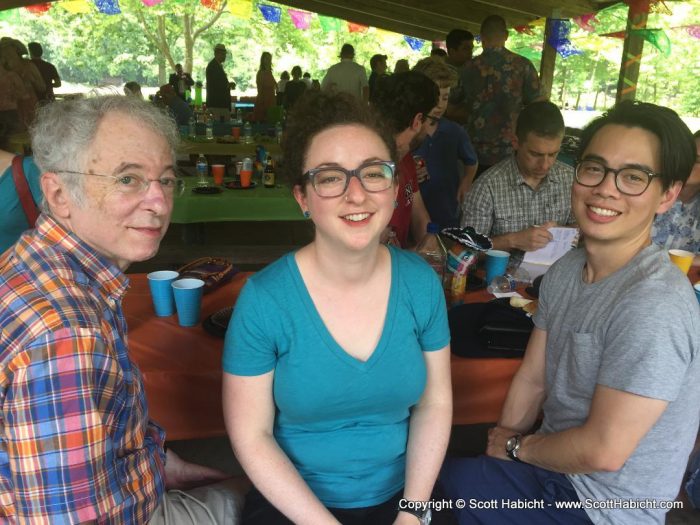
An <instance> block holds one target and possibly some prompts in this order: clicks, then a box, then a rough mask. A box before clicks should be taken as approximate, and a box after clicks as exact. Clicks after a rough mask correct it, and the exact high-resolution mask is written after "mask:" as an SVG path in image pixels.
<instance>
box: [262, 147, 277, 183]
mask: <svg viewBox="0 0 700 525" xmlns="http://www.w3.org/2000/svg"><path fill="white" fill-rule="evenodd" d="M263 184H264V185H265V187H266V188H274V187H275V167H274V165H273V164H272V157H270V156H269V155H268V156H267V164H266V165H265V171H263Z"/></svg>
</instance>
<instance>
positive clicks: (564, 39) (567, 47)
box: [547, 18, 583, 58]
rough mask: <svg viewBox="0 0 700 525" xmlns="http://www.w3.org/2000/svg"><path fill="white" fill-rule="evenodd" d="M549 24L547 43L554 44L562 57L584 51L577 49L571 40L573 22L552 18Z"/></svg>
mask: <svg viewBox="0 0 700 525" xmlns="http://www.w3.org/2000/svg"><path fill="white" fill-rule="evenodd" d="M549 24H550V25H549V36H548V37H547V43H548V44H549V45H550V46H552V47H553V48H554V49H555V50H556V51H557V53H559V55H560V56H561V57H562V58H568V57H570V56H571V55H580V54H582V53H583V52H582V51H580V50H578V49H576V48H575V47H574V46H573V44H572V43H571V41H570V40H569V33H570V32H571V22H569V21H568V20H566V19H560V18H552V19H550V22H549Z"/></svg>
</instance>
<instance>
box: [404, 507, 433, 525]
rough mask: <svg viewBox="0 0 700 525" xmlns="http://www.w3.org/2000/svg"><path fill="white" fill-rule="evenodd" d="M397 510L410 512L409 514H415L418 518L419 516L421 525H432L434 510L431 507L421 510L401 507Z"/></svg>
mask: <svg viewBox="0 0 700 525" xmlns="http://www.w3.org/2000/svg"><path fill="white" fill-rule="evenodd" d="M397 510H398V511H399V512H408V513H409V514H413V515H414V516H415V517H416V518H418V523H420V525H430V521H431V520H432V519H433V511H432V510H430V509H425V510H424V511H422V512H421V511H420V510H417V509H405V508H401V507H399V508H398V509H397Z"/></svg>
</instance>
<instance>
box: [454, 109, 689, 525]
mask: <svg viewBox="0 0 700 525" xmlns="http://www.w3.org/2000/svg"><path fill="white" fill-rule="evenodd" d="M580 151H581V154H580V161H579V164H578V165H577V168H576V180H575V182H574V184H573V188H572V209H573V212H574V215H575V217H576V220H577V222H578V225H579V227H580V229H581V233H582V234H583V238H584V241H585V245H584V247H583V248H580V249H578V250H575V251H573V252H571V253H569V254H567V255H566V256H565V257H563V258H562V259H561V260H560V261H558V262H557V263H556V264H555V265H554V266H553V267H552V268H551V269H550V270H549V272H548V273H547V274H546V276H545V278H544V280H543V281H542V287H541V289H540V303H539V310H538V312H537V314H536V315H535V318H534V322H535V329H534V330H533V333H532V336H531V338H530V342H529V344H528V348H527V352H526V355H525V359H524V361H523V364H522V366H521V368H520V370H519V371H518V373H517V374H516V376H515V378H514V379H513V383H512V385H511V388H510V391H509V393H508V397H507V399H506V403H505V405H504V408H503V412H502V414H501V418H500V420H499V422H498V426H497V427H495V428H493V429H491V431H490V432H489V440H488V448H487V451H486V454H487V456H483V457H480V458H473V459H462V460H452V461H448V462H447V463H446V465H445V467H444V469H443V473H442V475H441V482H442V484H443V486H444V489H445V491H446V493H447V495H448V496H450V497H452V498H464V499H465V500H466V504H465V505H464V507H465V508H464V509H462V510H459V511H456V514H457V516H458V518H459V521H460V523H473V522H474V521H475V520H480V521H481V522H485V523H498V522H500V521H502V518H505V517H506V516H504V514H506V513H507V514H510V519H511V520H513V519H515V522H517V523H545V522H555V523H557V522H559V523H590V522H593V523H610V524H612V523H614V524H628V523H629V524H633V523H634V524H637V523H659V524H661V523H663V522H664V518H665V514H666V512H667V510H668V508H669V507H668V505H669V504H671V503H672V502H673V500H674V499H675V497H676V494H677V493H678V489H679V486H680V483H681V480H682V477H683V473H684V471H685V466H686V463H687V459H688V454H689V453H690V450H691V448H692V445H693V441H694V439H695V436H696V433H697V430H698V419H699V416H700V408H699V407H700V355H699V354H700V318H699V315H698V314H699V313H700V310H699V308H698V303H697V301H696V299H695V296H694V294H693V290H692V287H691V285H690V283H689V281H688V279H687V277H686V276H685V275H683V274H682V273H681V271H680V270H678V269H677V268H676V267H675V266H674V265H673V264H672V263H671V262H670V260H669V258H668V255H667V254H666V253H665V251H664V250H663V249H661V248H659V247H656V246H654V245H652V244H651V225H652V222H653V220H654V216H655V215H656V214H661V213H664V212H665V211H667V210H668V209H669V208H670V207H671V206H672V205H673V203H674V202H675V200H676V197H677V196H678V193H679V191H680V189H681V187H682V185H683V183H684V181H685V180H686V179H687V177H688V175H689V173H690V171H691V169H692V166H693V163H694V160H695V147H694V142H693V138H692V135H691V133H690V131H689V130H688V128H687V127H686V126H685V124H683V122H682V121H681V120H680V118H679V117H678V115H676V114H675V113H674V112H673V111H671V110H669V109H667V108H662V107H659V106H655V105H653V104H644V103H641V104H639V103H632V102H623V103H621V104H619V105H617V106H616V107H615V108H613V109H612V110H611V111H609V112H608V113H607V114H605V115H604V116H602V117H600V118H599V119H597V120H595V121H593V122H592V123H591V124H590V125H589V127H588V128H586V130H585V131H584V133H583V136H582V140H581V150H580ZM540 413H542V414H543V416H544V417H543V421H542V425H541V427H540V429H539V430H538V431H537V433H535V434H529V435H525V434H526V433H527V432H528V431H529V430H530V429H531V428H532V427H533V425H534V424H535V422H536V420H537V418H538V416H539V414H540ZM514 513H517V514H514ZM514 516H516V517H514Z"/></svg>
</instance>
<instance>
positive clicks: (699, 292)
mask: <svg viewBox="0 0 700 525" xmlns="http://www.w3.org/2000/svg"><path fill="white" fill-rule="evenodd" d="M693 288H694V289H695V297H696V298H697V300H698V302H699V303H700V283H695V285H694V286H693Z"/></svg>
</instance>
